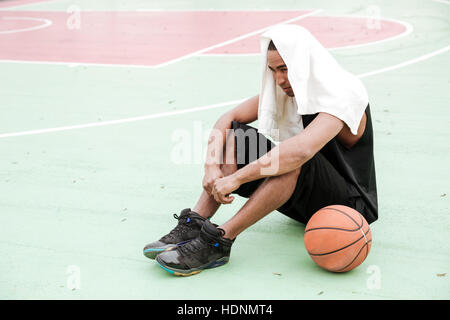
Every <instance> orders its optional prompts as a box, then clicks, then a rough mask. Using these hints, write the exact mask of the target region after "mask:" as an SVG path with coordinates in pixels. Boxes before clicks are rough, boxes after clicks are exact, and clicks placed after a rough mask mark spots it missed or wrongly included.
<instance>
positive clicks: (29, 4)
mask: <svg viewBox="0 0 450 320" xmlns="http://www.w3.org/2000/svg"><path fill="white" fill-rule="evenodd" d="M58 1H59V0H42V1H36V2H30V3H23V4H19V5H17V6H11V7H4V8H0V11H9V10H10V9H17V8H21V7H25V6H31V5H34V4H41V3H46V2H53V3H55V2H58Z"/></svg>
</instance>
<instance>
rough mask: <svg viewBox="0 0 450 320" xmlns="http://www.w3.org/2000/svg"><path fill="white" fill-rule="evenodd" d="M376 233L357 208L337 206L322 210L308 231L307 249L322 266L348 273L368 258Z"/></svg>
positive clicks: (311, 221)
mask: <svg viewBox="0 0 450 320" xmlns="http://www.w3.org/2000/svg"><path fill="white" fill-rule="evenodd" d="M371 244H372V233H371V232H370V228H369V224H368V223H367V221H366V219H364V217H363V216H362V215H361V214H360V213H359V212H358V211H356V210H355V209H352V208H349V207H346V206H341V205H333V206H328V207H325V208H322V209H320V210H319V211H317V212H316V213H315V214H314V215H313V216H312V217H311V219H310V220H309V221H308V223H307V225H306V228H305V247H306V250H307V251H308V253H309V255H310V256H311V258H312V259H313V260H314V262H315V263H317V264H318V265H319V266H320V267H322V268H324V269H326V270H328V271H332V272H346V271H349V270H352V269H354V268H356V267H357V266H359V265H360V264H361V263H362V262H363V261H364V260H365V259H366V257H367V255H368V254H369V251H370V247H371Z"/></svg>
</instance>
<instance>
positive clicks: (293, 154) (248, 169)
mask: <svg viewBox="0 0 450 320" xmlns="http://www.w3.org/2000/svg"><path fill="white" fill-rule="evenodd" d="M296 140H297V139H295V138H294V139H288V140H286V141H283V142H281V143H280V144H279V145H277V146H276V147H275V148H273V149H272V150H270V151H269V152H268V153H267V154H265V155H263V156H262V157H261V158H259V159H257V160H255V161H253V162H251V163H249V164H248V165H246V166H245V167H243V168H241V169H239V170H238V171H236V172H235V173H234V174H233V175H234V177H235V178H236V179H237V180H238V181H239V184H243V183H247V182H250V181H254V180H258V179H261V178H265V177H270V176H279V175H282V174H285V173H287V172H290V171H293V170H295V169H297V168H299V167H301V166H302V165H303V164H304V163H305V162H306V161H308V160H309V159H310V158H311V155H310V152H309V151H308V150H306V149H305V148H302V146H301V145H299V142H298V141H296Z"/></svg>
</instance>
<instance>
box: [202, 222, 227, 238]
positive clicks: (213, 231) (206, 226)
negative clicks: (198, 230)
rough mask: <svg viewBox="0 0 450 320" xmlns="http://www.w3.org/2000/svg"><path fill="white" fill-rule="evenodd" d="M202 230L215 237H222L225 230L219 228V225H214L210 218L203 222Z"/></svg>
mask: <svg viewBox="0 0 450 320" xmlns="http://www.w3.org/2000/svg"><path fill="white" fill-rule="evenodd" d="M202 232H204V233H206V234H207V235H208V236H212V237H215V238H220V237H221V236H222V235H223V230H222V229H220V228H217V225H214V224H213V223H212V222H211V221H209V220H205V222H204V223H203V226H202Z"/></svg>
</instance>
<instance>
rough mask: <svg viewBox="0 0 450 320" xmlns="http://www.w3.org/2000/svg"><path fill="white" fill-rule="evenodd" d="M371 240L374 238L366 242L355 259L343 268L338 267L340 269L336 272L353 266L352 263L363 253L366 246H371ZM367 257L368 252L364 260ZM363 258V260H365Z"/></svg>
mask: <svg viewBox="0 0 450 320" xmlns="http://www.w3.org/2000/svg"><path fill="white" fill-rule="evenodd" d="M370 242H372V240H369V241H367V242H366V244H365V245H364V246H363V247H362V248H361V249H360V250H359V252H358V254H357V255H356V256H355V258H353V260H352V261H351V262H350V263H349V264H348V265H346V266H345V267H343V268H340V269H338V270H336V271H335V272H339V271H341V270H344V269H345V268H348V267H349V266H351V264H352V263H353V262H355V260H356V259H357V258H358V257H359V255H360V254H361V251H362V250H363V249H364V248H366V247H367V248H369V243H370ZM366 258H367V254H366V257H365V258H364V260H366ZM364 260H363V261H364Z"/></svg>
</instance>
